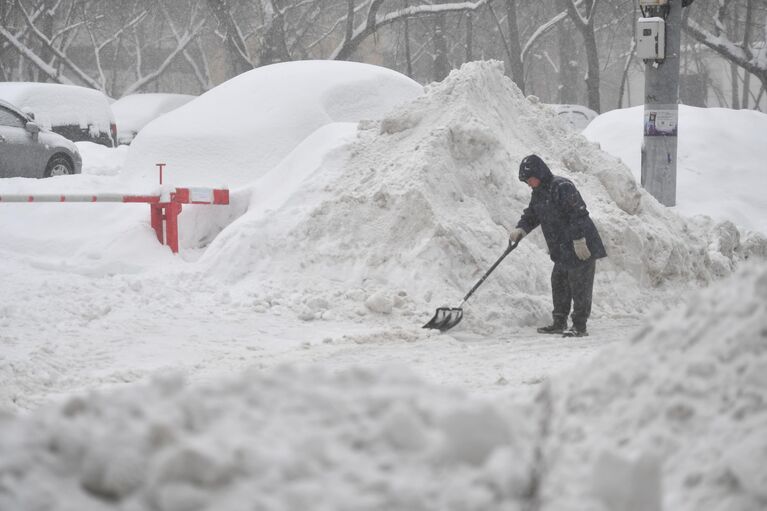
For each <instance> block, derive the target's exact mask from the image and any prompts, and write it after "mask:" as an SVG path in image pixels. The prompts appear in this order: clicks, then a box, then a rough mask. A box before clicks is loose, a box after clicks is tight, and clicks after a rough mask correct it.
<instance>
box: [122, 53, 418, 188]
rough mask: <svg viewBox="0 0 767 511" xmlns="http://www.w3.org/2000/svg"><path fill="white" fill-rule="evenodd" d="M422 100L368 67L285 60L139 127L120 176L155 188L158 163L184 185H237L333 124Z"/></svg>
mask: <svg viewBox="0 0 767 511" xmlns="http://www.w3.org/2000/svg"><path fill="white" fill-rule="evenodd" d="M421 94H423V87H422V86H421V85H420V84H418V83H417V82H415V81H413V80H411V79H410V78H408V77H407V76H405V75H403V74H400V73H397V72H396V71H392V70H390V69H386V68H383V67H379V66H374V65H370V64H361V63H357V62H343V61H298V62H284V63H280V64H273V65H269V66H264V67H260V68H257V69H254V70H252V71H248V72H247V73H243V74H241V75H239V76H236V77H234V78H232V79H230V80H228V81H226V82H224V83H222V84H221V85H219V86H217V87H215V88H213V89H211V90H210V91H208V92H206V93H205V94H203V95H201V96H200V97H199V98H197V99H195V100H194V101H192V102H190V103H188V104H186V105H184V106H183V107H182V108H178V109H176V110H174V111H172V112H170V113H168V114H165V115H163V116H162V117H160V118H158V119H155V120H154V121H153V122H151V123H150V124H148V125H147V126H145V127H144V128H143V129H142V130H141V132H140V133H139V134H138V136H137V137H136V138H135V140H134V141H133V142H132V143H131V148H130V150H129V152H128V157H127V159H126V163H125V170H124V175H125V176H127V177H129V178H130V179H138V180H147V181H149V182H152V183H154V182H156V181H157V177H156V168H155V164H156V163H157V162H164V163H167V167H166V171H167V174H166V175H167V177H168V179H173V180H175V181H176V182H177V183H179V184H182V183H183V186H220V185H228V186H240V185H244V184H247V183H250V182H253V181H255V180H256V179H258V178H259V177H261V176H263V175H264V174H266V173H267V172H268V171H269V170H271V169H272V168H274V167H275V166H277V165H278V164H279V163H280V162H281V161H282V160H283V159H284V158H285V157H286V156H287V155H288V154H289V153H290V152H291V151H293V150H294V149H295V148H296V147H297V146H298V145H299V144H300V143H301V142H302V141H303V140H305V139H306V138H307V137H309V136H310V135H311V134H312V133H314V132H315V131H317V130H318V129H320V128H322V127H323V126H326V125H328V124H332V123H340V122H351V123H356V122H359V121H360V120H372V119H379V118H381V117H383V116H384V115H385V114H386V113H387V112H388V111H390V110H391V109H392V108H393V107H394V106H396V105H397V104H399V103H402V102H405V101H409V100H412V99H414V98H415V97H418V96H420V95H421Z"/></svg>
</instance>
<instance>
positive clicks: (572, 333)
mask: <svg viewBox="0 0 767 511" xmlns="http://www.w3.org/2000/svg"><path fill="white" fill-rule="evenodd" d="M562 336H563V337H588V336H589V332H588V330H586V325H576V324H573V326H571V327H570V329H569V330H566V331H564V332H562Z"/></svg>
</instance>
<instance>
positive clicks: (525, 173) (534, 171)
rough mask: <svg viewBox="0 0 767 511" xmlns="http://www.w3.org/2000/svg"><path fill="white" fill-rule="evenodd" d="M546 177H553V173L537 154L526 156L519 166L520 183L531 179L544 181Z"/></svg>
mask: <svg viewBox="0 0 767 511" xmlns="http://www.w3.org/2000/svg"><path fill="white" fill-rule="evenodd" d="M546 175H551V171H550V170H549V167H548V166H546V164H545V163H544V162H543V160H542V159H541V157H540V156H538V155H537V154H531V155H530V156H525V157H524V158H523V159H522V161H521V162H520V164H519V180H520V181H527V180H528V179H529V178H531V177H537V178H538V179H541V180H543V179H544V176H546Z"/></svg>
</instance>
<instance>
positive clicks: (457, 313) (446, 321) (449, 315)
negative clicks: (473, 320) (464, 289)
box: [423, 307, 463, 332]
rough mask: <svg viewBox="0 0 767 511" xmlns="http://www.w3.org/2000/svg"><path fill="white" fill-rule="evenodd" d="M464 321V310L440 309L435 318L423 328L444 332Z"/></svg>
mask: <svg viewBox="0 0 767 511" xmlns="http://www.w3.org/2000/svg"><path fill="white" fill-rule="evenodd" d="M462 319H463V309H462V308H460V307H440V308H438V309H437V312H435V313H434V317H433V318H431V319H430V320H429V322H428V323H426V324H425V325H424V326H423V328H433V329H435V330H439V331H440V332H444V331H446V330H450V329H451V328H453V327H454V326H456V325H457V324H458V323H460V322H461V320H462Z"/></svg>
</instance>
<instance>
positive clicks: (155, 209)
mask: <svg viewBox="0 0 767 511" xmlns="http://www.w3.org/2000/svg"><path fill="white" fill-rule="evenodd" d="M149 207H150V208H151V212H150V215H151V220H152V229H154V232H155V233H156V234H157V240H158V241H159V242H160V244H161V245H164V244H165V243H164V241H163V238H164V235H163V228H162V219H163V214H162V213H163V211H162V210H163V209H164V207H163V206H162V205H160V204H150V205H149Z"/></svg>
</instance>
